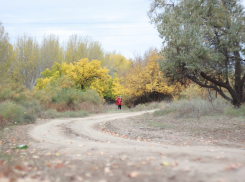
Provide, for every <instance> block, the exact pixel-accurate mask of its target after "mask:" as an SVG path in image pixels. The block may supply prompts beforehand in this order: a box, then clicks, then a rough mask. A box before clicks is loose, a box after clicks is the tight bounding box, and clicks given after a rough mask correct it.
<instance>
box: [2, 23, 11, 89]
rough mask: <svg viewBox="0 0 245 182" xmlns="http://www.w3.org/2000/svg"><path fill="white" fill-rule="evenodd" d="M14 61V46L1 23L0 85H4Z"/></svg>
mask: <svg viewBox="0 0 245 182" xmlns="http://www.w3.org/2000/svg"><path fill="white" fill-rule="evenodd" d="M13 61H14V52H13V46H12V45H11V44H10V43H9V37H8V33H6V32H5V30H4V27H3V26H2V23H1V22H0V68H1V69H0V84H2V83H4V82H5V81H6V78H7V76H8V75H7V74H8V72H9V71H10V66H12V64H13Z"/></svg>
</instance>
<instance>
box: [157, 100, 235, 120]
mask: <svg viewBox="0 0 245 182" xmlns="http://www.w3.org/2000/svg"><path fill="white" fill-rule="evenodd" d="M228 107H231V104H230V103H228V102H227V101H225V100H224V99H214V100H212V101H209V100H204V99H201V98H193V99H190V100H185V99H183V100H176V101H173V102H171V103H166V107H165V108H164V109H162V110H160V111H156V112H155V115H157V116H161V115H164V114H168V113H171V112H175V113H176V116H177V117H200V116H205V115H213V114H220V113H224V112H225V109H226V108H228Z"/></svg>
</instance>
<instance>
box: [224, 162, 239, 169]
mask: <svg viewBox="0 0 245 182" xmlns="http://www.w3.org/2000/svg"><path fill="white" fill-rule="evenodd" d="M240 167H242V164H240V163H236V164H230V165H228V166H226V168H225V169H226V170H227V171H230V170H234V169H238V168H240Z"/></svg>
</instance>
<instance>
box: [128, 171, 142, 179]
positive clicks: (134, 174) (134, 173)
mask: <svg viewBox="0 0 245 182" xmlns="http://www.w3.org/2000/svg"><path fill="white" fill-rule="evenodd" d="M139 175H140V174H139V172H138V171H133V172H131V173H129V174H128V176H129V177H130V178H136V177H138V176H139Z"/></svg>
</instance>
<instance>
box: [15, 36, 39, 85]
mask: <svg viewBox="0 0 245 182" xmlns="http://www.w3.org/2000/svg"><path fill="white" fill-rule="evenodd" d="M15 51H16V55H17V58H16V60H15V63H14V70H13V74H14V76H13V77H14V79H16V80H19V81H20V82H21V83H22V84H23V85H24V86H25V87H26V88H27V89H30V90H32V88H33V87H34V86H35V84H36V79H37V78H39V77H40V76H41V75H40V73H41V71H42V67H41V62H40V55H39V45H38V43H37V41H36V40H35V39H34V38H32V37H30V36H27V35H23V37H19V38H18V39H17V42H16V46H15Z"/></svg>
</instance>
